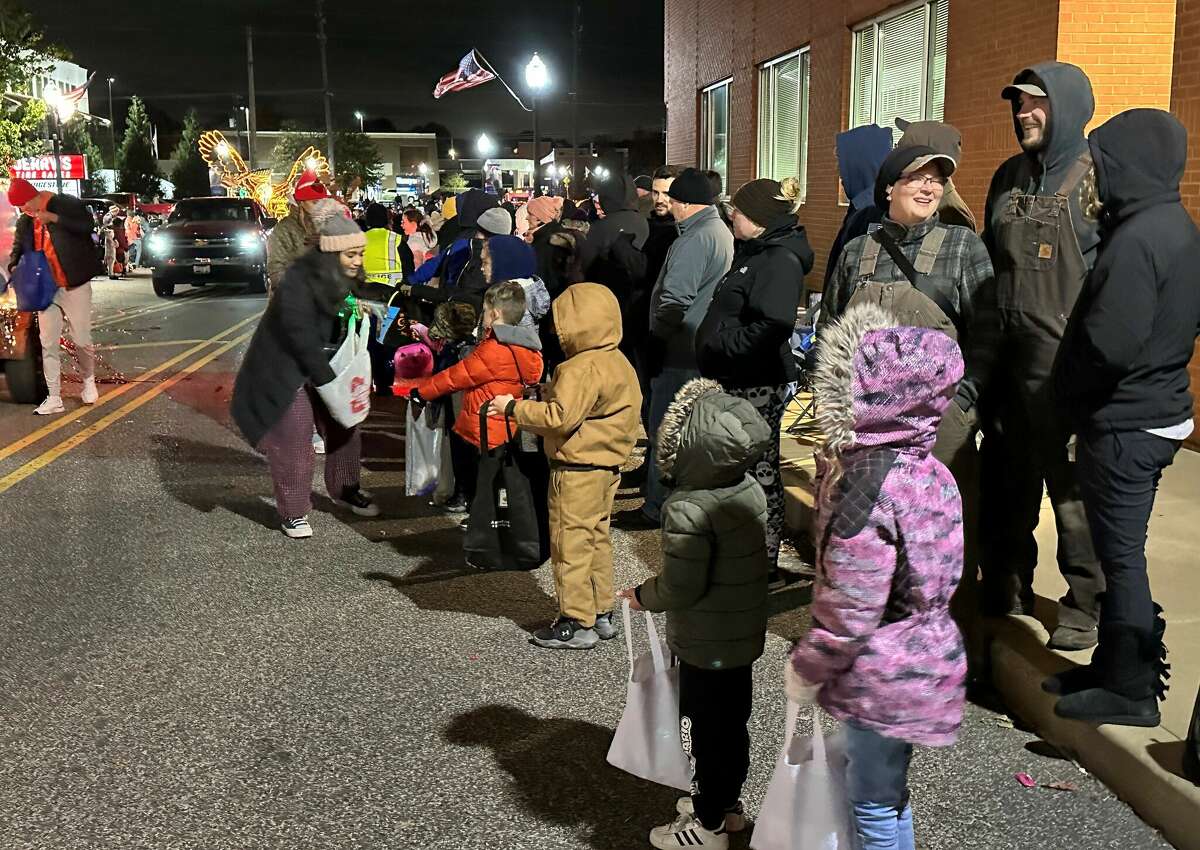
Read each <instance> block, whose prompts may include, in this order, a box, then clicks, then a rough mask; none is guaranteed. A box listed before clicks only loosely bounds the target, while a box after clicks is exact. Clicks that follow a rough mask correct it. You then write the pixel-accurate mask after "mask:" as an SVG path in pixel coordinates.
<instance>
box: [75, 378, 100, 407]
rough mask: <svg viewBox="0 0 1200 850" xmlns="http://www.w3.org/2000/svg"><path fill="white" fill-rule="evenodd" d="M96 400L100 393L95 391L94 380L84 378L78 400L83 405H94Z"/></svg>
mask: <svg viewBox="0 0 1200 850" xmlns="http://www.w3.org/2000/svg"><path fill="white" fill-rule="evenodd" d="M98 398H100V391H99V390H98V389H96V379H95V378H86V379H85V380H84V382H83V391H82V392H81V393H80V394H79V400H80V401H82V402H83V403H84V404H95V403H96V399H98Z"/></svg>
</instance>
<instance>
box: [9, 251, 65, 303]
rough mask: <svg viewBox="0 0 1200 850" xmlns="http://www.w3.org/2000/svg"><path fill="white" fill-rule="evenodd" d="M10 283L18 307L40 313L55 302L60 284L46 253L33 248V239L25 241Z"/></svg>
mask: <svg viewBox="0 0 1200 850" xmlns="http://www.w3.org/2000/svg"><path fill="white" fill-rule="evenodd" d="M9 285H10V286H12V288H13V293H14V294H15V295H16V296H17V309H18V310H21V311H24V312H28V313H40V312H41V311H42V310H45V309H47V308H49V306H50V305H51V304H53V303H54V296H55V295H56V294H57V293H58V284H57V283H55V281H54V274H53V273H52V272H51V271H50V261H49V260H48V259H46V255H45V253H43V252H42V251H35V250H34V249H33V242H32V240H28V239H27V240H26V241H25V247H24V250H23V251H22V252H21V259H20V260H18V261H17V267H16V268H15V269H13V273H12V280H10V281H9Z"/></svg>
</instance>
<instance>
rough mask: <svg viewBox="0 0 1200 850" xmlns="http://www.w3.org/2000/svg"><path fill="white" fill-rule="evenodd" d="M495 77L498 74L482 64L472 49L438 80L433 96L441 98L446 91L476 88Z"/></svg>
mask: <svg viewBox="0 0 1200 850" xmlns="http://www.w3.org/2000/svg"><path fill="white" fill-rule="evenodd" d="M494 79H496V75H495V74H493V73H492V72H491V71H489V70H487V69H486V68H484V67H483V66H482V65H480V63H479V59H478V58H477V57H476V55H475V51H474V50H472V51H471V52H470V53H468V54H467V55H466V56H464V57H463V58H462V61H461V62H459V63H458V67H457V68H455V69H454V70H453V71H451V72H450V73H449V74H446V75H445V76H443V77H442V78H441V79H440V80H438V84H437V85H436V86H435V87H434V89H433V96H434V97H435V98H439V97H441V96H442V95H444V94H445V93H446V92H451V91H463V90H464V89H471V88H475V86H481V85H483V84H484V83H486V82H488V81H489V80H494Z"/></svg>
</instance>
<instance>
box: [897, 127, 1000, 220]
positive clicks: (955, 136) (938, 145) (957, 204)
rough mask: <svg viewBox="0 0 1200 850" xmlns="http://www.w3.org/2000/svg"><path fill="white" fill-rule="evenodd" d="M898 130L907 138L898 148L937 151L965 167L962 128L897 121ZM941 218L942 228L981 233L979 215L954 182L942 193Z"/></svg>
mask: <svg viewBox="0 0 1200 850" xmlns="http://www.w3.org/2000/svg"><path fill="white" fill-rule="evenodd" d="M896 128H897V129H898V130H900V132H902V133H903V134H904V135H903V136H901V137H900V141H898V142H896V147H898V148H907V147H913V146H921V147H927V148H933V149H934V150H935V151H937V152H938V153H941V154H945V155H946V156H948V157H950V158H951V159H953V160H954V161H955V162H957V163H959V164H960V165H961V164H962V133H960V132H959V131H958V128H957V127H955V126H953V125H951V124H945V123H943V122H941V121H906V120H905V119H903V118H897V119H896ZM938 218H939V219H940V220H941V222H942V224H954V225H958V226H959V227H969V228H970V229H971V230H978V229H979V227H978V225H977V224H976V223H975V214H974V213H972V212H971V208H970V207H968V206H967V202H966V201H964V200H963V197H962V195H960V194H958V190H957V189H956V188H954V181H953V180H947V181H946V189H945V191H944V192H942V203H941V205H940V206H939V207H938Z"/></svg>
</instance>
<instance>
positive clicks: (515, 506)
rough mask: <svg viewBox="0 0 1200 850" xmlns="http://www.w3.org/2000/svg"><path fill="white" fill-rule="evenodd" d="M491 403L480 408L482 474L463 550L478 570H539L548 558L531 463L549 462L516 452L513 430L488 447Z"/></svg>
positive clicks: (542, 497) (541, 502) (541, 499)
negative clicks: (499, 444) (498, 443)
mask: <svg viewBox="0 0 1200 850" xmlns="http://www.w3.org/2000/svg"><path fill="white" fill-rule="evenodd" d="M487 407H488V406H487V405H486V404H485V405H483V407H481V408H480V411H479V435H480V439H479V445H480V458H479V474H478V477H477V478H476V482H475V500H474V501H473V502H472V503H471V516H470V519H469V521H468V523H467V535H466V539H465V540H464V541H463V551H464V552H465V554H466V557H467V563H468V564H469V565H470V566H472V567H474V568H475V569H478V570H535V569H537V568H538V567H540V566H541V565H542V564H544V563H546V559H547V558H548V557H550V545H549V534H548V533H547V531H546V524H547V522H546V518H545V517H543V516H542V513H544V512H545V511H544V508H542V507H541V506H542V505H544V502H545V494H544V493H542V494H538V493H535V492H534V485H533V484H532V483H531V481H530V477H531V473H532V472H533V470H532V469H531V465H532V464H533V463H536V462H541V463H543V464H544V463H545V460H544V458H540V457H528V456H526V455H524V453H522V452H519V451H517V450H516V445H515V443H514V441H513V439H512V437H513V434H512V433H511V430H510V433H509V440H508V442H506V443H505V444H504V445H501V446H499V447H498V448H495V449H491V450H488V448H487V446H488V417H487ZM504 421H505V426H506V427H507V426H508V425H509V420H508V418H507V417H505V420H504ZM534 477H536V476H534ZM539 511H540V512H539Z"/></svg>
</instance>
